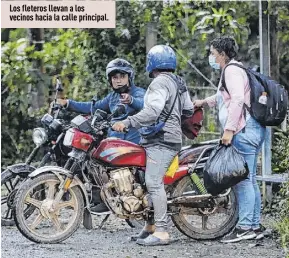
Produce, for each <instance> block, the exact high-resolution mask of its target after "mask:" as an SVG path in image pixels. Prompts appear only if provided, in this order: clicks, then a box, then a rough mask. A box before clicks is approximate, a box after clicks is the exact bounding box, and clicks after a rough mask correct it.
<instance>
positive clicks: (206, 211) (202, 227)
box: [172, 176, 238, 239]
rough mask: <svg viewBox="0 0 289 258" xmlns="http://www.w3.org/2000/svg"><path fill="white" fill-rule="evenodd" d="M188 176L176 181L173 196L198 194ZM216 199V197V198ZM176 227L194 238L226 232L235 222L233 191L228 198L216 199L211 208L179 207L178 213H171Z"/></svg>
mask: <svg viewBox="0 0 289 258" xmlns="http://www.w3.org/2000/svg"><path fill="white" fill-rule="evenodd" d="M199 194H200V193H198V189H197V187H196V186H195V185H194V184H193V183H192V181H191V179H190V177H188V176H187V177H184V178H183V179H182V180H180V181H179V182H178V184H177V185H176V188H175V190H174V192H173V197H180V196H184V195H186V196H189V195H191V196H194V195H199ZM217 200H218V199H217ZM172 219H173V222H174V224H175V225H176V227H177V228H178V229H179V230H180V231H181V232H182V233H184V234H185V235H187V236H189V237H191V238H194V239H215V238H219V237H221V236H223V235H225V234H226V233H228V232H229V231H230V230H231V229H232V228H233V227H234V226H235V224H236V223H237V219H238V207H237V200H236V196H235V193H234V192H233V191H231V192H230V194H229V195H228V198H226V199H225V200H224V198H223V199H222V200H221V201H219V202H218V201H216V202H215V205H214V206H213V207H211V208H190V207H181V208H180V209H179V213H177V214H174V215H172Z"/></svg>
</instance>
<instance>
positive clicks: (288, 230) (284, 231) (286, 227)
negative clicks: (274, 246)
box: [277, 182, 289, 257]
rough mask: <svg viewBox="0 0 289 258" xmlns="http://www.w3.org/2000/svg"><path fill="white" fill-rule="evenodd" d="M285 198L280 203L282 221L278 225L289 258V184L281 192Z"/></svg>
mask: <svg viewBox="0 0 289 258" xmlns="http://www.w3.org/2000/svg"><path fill="white" fill-rule="evenodd" d="M280 193H281V196H282V197H283V198H282V200H281V202H280V208H281V212H280V221H279V223H278V224H277V230H278V232H279V233H280V236H281V243H282V246H283V247H284V249H285V252H286V253H287V255H288V256H287V257H289V182H287V183H286V184H285V185H284V187H283V188H282V190H281V191H280Z"/></svg>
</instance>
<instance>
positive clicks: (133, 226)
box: [125, 219, 135, 228]
mask: <svg viewBox="0 0 289 258" xmlns="http://www.w3.org/2000/svg"><path fill="white" fill-rule="evenodd" d="M125 222H126V223H127V224H128V225H129V226H130V227H131V228H135V225H133V224H132V223H131V221H130V220H129V219H126V220H125Z"/></svg>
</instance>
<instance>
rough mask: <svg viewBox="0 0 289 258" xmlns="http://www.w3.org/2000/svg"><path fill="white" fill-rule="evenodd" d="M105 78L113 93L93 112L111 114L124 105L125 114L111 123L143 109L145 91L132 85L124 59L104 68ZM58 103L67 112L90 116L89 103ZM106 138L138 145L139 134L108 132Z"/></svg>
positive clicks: (112, 62) (131, 72)
mask: <svg viewBox="0 0 289 258" xmlns="http://www.w3.org/2000/svg"><path fill="white" fill-rule="evenodd" d="M106 77H107V80H108V82H109V84H110V85H111V86H112V89H113V92H111V93H109V94H108V95H107V96H106V97H105V98H104V99H102V100H99V101H97V102H96V103H95V104H94V106H93V112H94V111H95V110H96V109H101V110H103V111H105V112H111V113H112V112H113V111H114V110H115V109H116V108H117V105H118V104H125V107H126V113H125V114H124V115H122V116H120V117H114V118H113V120H112V121H113V122H116V121H120V120H123V119H125V118H127V117H128V116H132V115H135V114H137V113H138V112H139V111H140V110H141V109H142V108H143V104H144V95H145V90H144V89H143V88H140V87H136V86H135V85H134V70H133V67H132V65H131V64H130V63H129V62H128V61H126V60H124V59H121V58H117V59H114V60H112V61H110V62H109V63H108V65H107V67H106ZM58 103H59V104H61V105H62V106H66V107H67V109H68V110H71V111H74V112H77V113H83V114H90V108H91V102H78V101H74V100H71V99H68V100H67V99H58ZM108 136H109V137H117V138H120V139H123V140H127V141H131V142H134V143H136V144H139V141H140V134H139V132H138V130H137V129H135V128H131V129H129V131H128V132H127V133H122V132H116V131H112V130H109V132H108Z"/></svg>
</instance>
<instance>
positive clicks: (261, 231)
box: [254, 224, 266, 240]
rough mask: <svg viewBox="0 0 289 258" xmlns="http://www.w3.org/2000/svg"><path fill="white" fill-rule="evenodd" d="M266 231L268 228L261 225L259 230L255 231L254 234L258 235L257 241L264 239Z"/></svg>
mask: <svg viewBox="0 0 289 258" xmlns="http://www.w3.org/2000/svg"><path fill="white" fill-rule="evenodd" d="M265 231H266V228H265V227H264V226H263V225H261V224H260V227H259V228H257V229H254V232H255V234H256V239H257V240H259V239H262V238H264V236H265V235H264V232H265Z"/></svg>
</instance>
